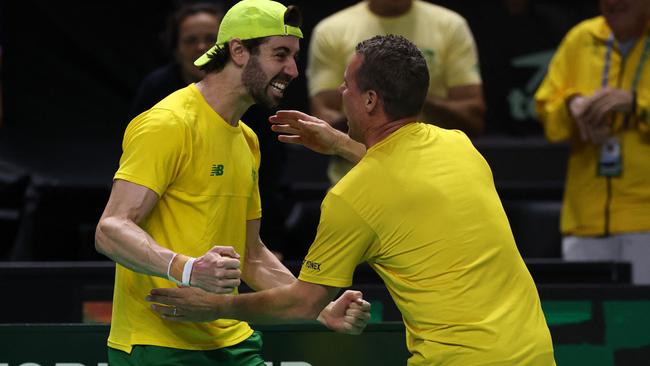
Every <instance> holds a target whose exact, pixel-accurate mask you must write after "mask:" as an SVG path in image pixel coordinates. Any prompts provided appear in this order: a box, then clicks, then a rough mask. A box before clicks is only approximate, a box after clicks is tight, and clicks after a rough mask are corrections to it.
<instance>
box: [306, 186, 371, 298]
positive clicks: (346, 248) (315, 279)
mask: <svg viewBox="0 0 650 366" xmlns="http://www.w3.org/2000/svg"><path fill="white" fill-rule="evenodd" d="M376 238H377V236H376V235H375V233H374V231H373V230H372V229H371V228H370V227H369V226H368V224H367V223H366V222H365V221H364V220H363V219H362V218H361V217H360V216H359V215H358V214H357V212H356V211H355V210H354V209H353V208H352V207H351V206H350V205H349V204H348V203H346V202H345V201H344V200H343V199H342V198H340V197H339V196H337V195H334V194H332V193H331V192H330V193H328V194H327V196H326V197H325V200H323V204H322V205H321V218H320V223H319V224H318V230H317V232H316V239H315V240H314V243H313V244H312V245H311V247H310V248H309V251H308V253H307V256H306V257H305V260H304V261H303V264H302V269H301V271H300V277H299V278H300V280H302V281H306V282H311V283H318V284H321V285H326V286H333V287H348V286H350V285H351V284H352V276H353V274H354V269H355V268H356V266H357V265H358V264H360V263H362V262H364V261H366V260H367V259H368V258H369V257H370V253H369V251H370V248H372V247H373V243H375V241H376V240H377V239H376Z"/></svg>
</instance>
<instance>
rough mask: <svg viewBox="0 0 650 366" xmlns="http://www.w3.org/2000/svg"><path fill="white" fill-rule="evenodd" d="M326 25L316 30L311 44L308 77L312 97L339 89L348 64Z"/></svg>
mask: <svg viewBox="0 0 650 366" xmlns="http://www.w3.org/2000/svg"><path fill="white" fill-rule="evenodd" d="M325 25H326V24H323V23H321V24H319V25H317V26H316V28H314V32H313V33H312V37H311V40H310V43H309V52H308V56H307V71H306V75H307V86H308V89H309V96H311V97H313V96H314V95H316V94H318V93H319V92H321V91H323V90H330V89H337V88H338V87H339V85H341V83H342V82H343V73H344V72H345V65H346V63H347V59H346V55H344V54H343V50H341V49H340V47H337V45H336V42H335V37H332V34H331V32H329V31H328V29H329V28H328V27H326V26H325ZM339 36H340V35H339Z"/></svg>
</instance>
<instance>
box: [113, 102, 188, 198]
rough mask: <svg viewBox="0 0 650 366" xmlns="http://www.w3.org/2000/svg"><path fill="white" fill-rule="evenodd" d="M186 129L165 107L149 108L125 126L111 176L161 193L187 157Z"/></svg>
mask: <svg viewBox="0 0 650 366" xmlns="http://www.w3.org/2000/svg"><path fill="white" fill-rule="evenodd" d="M188 133H189V132H188V131H187V129H186V128H185V125H184V124H183V123H182V122H180V121H179V120H178V119H177V118H175V116H174V115H173V114H172V113H171V112H170V111H166V110H157V109H153V110H149V111H147V112H145V113H143V114H141V115H140V116H138V117H136V118H135V119H134V120H133V121H131V123H130V124H129V126H128V127H127V129H126V132H125V134H124V141H123V143H122V150H123V152H122V157H121V158H120V167H119V169H118V171H117V173H115V177H114V179H122V180H126V181H129V182H132V183H136V184H139V185H142V186H145V187H147V188H149V189H151V190H153V191H154V192H156V193H157V194H158V196H162V194H163V193H164V192H165V190H166V189H167V187H168V186H169V184H170V183H171V182H173V181H174V179H175V177H176V176H177V175H178V173H179V170H180V169H181V167H182V166H183V165H184V163H183V161H184V160H185V159H186V158H187V156H186V155H187V154H186V151H187V146H186V145H187V140H188Z"/></svg>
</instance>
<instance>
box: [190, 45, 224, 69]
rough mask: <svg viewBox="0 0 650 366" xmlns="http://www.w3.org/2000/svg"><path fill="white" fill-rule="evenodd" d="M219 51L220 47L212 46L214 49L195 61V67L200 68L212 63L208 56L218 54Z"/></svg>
mask: <svg viewBox="0 0 650 366" xmlns="http://www.w3.org/2000/svg"><path fill="white" fill-rule="evenodd" d="M218 49H219V46H218V45H216V44H215V45H214V46H212V48H210V49H209V50H207V51H206V52H205V53H204V54H202V55H201V57H199V58H197V59H196V61H194V66H199V67H200V66H203V65H205V64H207V63H208V62H210V57H209V56H208V54H210V53H213V52H216V51H217V50H218Z"/></svg>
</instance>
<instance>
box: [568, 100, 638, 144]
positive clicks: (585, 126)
mask: <svg viewBox="0 0 650 366" xmlns="http://www.w3.org/2000/svg"><path fill="white" fill-rule="evenodd" d="M633 102H634V97H633V95H632V93H631V92H630V91H627V90H622V89H615V88H603V89H600V90H598V91H597V92H596V93H594V95H592V96H590V97H585V96H581V95H577V96H575V97H572V98H571V99H570V100H569V111H570V113H571V115H572V116H573V118H574V120H575V121H576V125H578V129H579V130H580V137H581V138H582V140H583V141H591V142H592V143H594V144H601V143H603V141H605V140H606V139H607V137H608V136H609V134H610V131H611V126H610V125H609V122H610V121H609V120H608V118H609V116H611V114H612V113H614V112H630V111H631V110H632V105H633Z"/></svg>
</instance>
